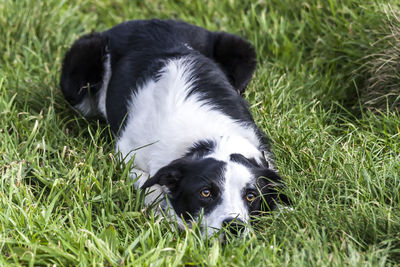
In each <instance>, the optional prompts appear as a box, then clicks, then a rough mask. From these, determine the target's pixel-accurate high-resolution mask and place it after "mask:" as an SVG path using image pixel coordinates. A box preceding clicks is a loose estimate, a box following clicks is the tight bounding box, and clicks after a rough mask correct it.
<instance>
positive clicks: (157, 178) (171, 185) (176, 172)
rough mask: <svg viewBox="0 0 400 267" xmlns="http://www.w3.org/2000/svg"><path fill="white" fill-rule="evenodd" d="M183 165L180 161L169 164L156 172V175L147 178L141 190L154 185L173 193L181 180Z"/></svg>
mask: <svg viewBox="0 0 400 267" xmlns="http://www.w3.org/2000/svg"><path fill="white" fill-rule="evenodd" d="M183 165H184V163H183V162H182V160H176V161H173V162H172V163H170V164H169V165H167V166H165V167H163V168H161V169H160V170H158V171H157V173H156V174H155V175H154V176H153V177H151V178H149V179H148V180H147V181H146V182H145V183H144V184H143V185H142V186H141V188H142V189H146V188H148V187H151V186H153V185H155V184H158V185H161V186H166V187H167V188H168V190H169V191H171V192H172V191H174V190H175V189H176V188H177V186H178V185H179V182H180V181H181V180H182V178H183V168H184V166H183Z"/></svg>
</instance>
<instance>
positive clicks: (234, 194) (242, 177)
mask: <svg viewBox="0 0 400 267" xmlns="http://www.w3.org/2000/svg"><path fill="white" fill-rule="evenodd" d="M252 179H253V175H252V174H251V173H250V171H249V170H248V169H247V168H246V167H245V166H243V165H241V164H239V163H235V162H228V164H227V169H226V173H225V183H224V186H222V187H221V188H223V191H222V192H221V198H222V201H221V203H220V204H219V205H218V206H217V207H215V209H214V210H213V211H212V212H211V213H210V214H208V215H206V216H204V217H203V220H202V224H203V225H204V226H205V227H204V228H205V229H207V234H208V235H212V234H213V233H214V232H215V231H217V230H218V229H220V228H221V225H222V222H223V221H224V220H225V219H227V218H236V219H239V220H241V221H242V222H244V223H248V220H249V212H248V209H247V207H246V206H245V204H246V200H245V199H244V196H243V193H244V192H243V191H242V190H243V188H246V185H248V184H250V183H251V182H252Z"/></svg>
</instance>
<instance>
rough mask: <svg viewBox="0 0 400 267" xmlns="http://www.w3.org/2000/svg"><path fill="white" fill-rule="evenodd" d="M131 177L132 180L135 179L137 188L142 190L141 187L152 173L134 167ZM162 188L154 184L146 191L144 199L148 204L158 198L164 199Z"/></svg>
mask: <svg viewBox="0 0 400 267" xmlns="http://www.w3.org/2000/svg"><path fill="white" fill-rule="evenodd" d="M130 177H131V179H132V180H134V186H135V188H136V189H137V190H140V187H141V186H142V185H143V184H144V183H145V182H146V181H147V179H149V177H150V174H149V173H147V172H145V171H142V170H139V169H135V168H134V169H132V170H131V174H130ZM162 194H163V191H162V188H161V186H158V185H154V186H152V187H151V188H150V189H149V190H147V192H146V197H145V200H144V203H145V205H146V206H148V205H150V204H153V203H155V202H156V201H158V200H161V199H162V197H163V196H162Z"/></svg>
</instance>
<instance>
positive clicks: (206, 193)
mask: <svg viewBox="0 0 400 267" xmlns="http://www.w3.org/2000/svg"><path fill="white" fill-rule="evenodd" d="M201 196H202V197H210V196H211V191H210V190H208V189H203V190H201Z"/></svg>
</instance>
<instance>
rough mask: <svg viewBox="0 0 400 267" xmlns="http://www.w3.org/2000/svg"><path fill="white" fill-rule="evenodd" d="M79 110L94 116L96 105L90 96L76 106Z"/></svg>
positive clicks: (83, 113) (86, 114) (84, 114)
mask: <svg viewBox="0 0 400 267" xmlns="http://www.w3.org/2000/svg"><path fill="white" fill-rule="evenodd" d="M74 108H76V109H77V110H79V111H80V112H81V113H82V115H83V116H85V117H86V116H92V115H94V113H95V112H94V110H95V108H96V107H94V106H93V102H92V100H91V99H90V97H89V96H86V97H85V98H83V100H82V101H81V102H80V103H79V104H76V105H75V106H74Z"/></svg>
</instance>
